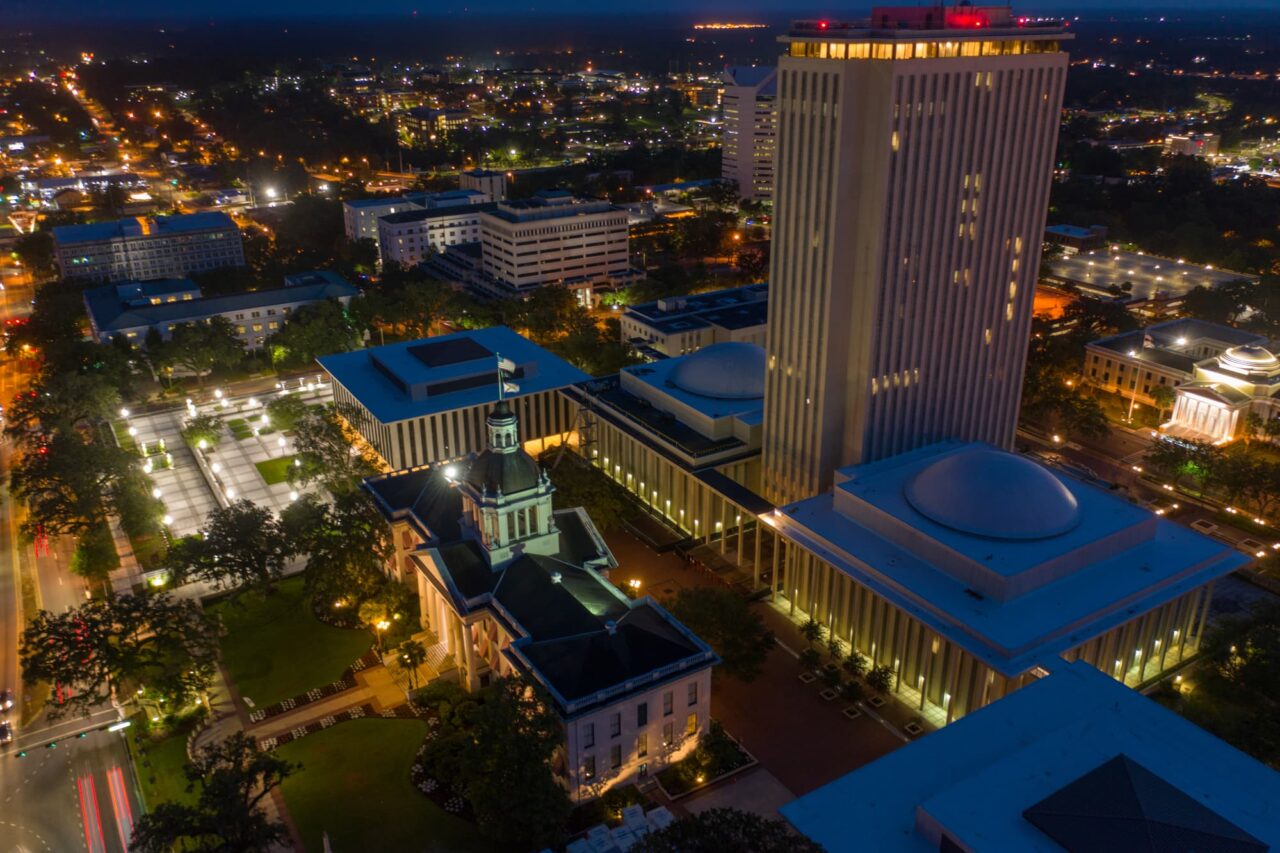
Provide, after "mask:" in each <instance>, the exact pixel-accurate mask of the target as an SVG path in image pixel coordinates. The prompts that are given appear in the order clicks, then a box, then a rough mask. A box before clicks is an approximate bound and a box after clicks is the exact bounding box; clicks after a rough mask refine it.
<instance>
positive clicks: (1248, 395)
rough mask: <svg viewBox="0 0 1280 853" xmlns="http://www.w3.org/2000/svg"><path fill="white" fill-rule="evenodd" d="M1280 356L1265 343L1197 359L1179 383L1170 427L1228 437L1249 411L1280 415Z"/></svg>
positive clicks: (1184, 434) (1219, 439)
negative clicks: (1187, 377) (1187, 376)
mask: <svg viewBox="0 0 1280 853" xmlns="http://www.w3.org/2000/svg"><path fill="white" fill-rule="evenodd" d="M1278 391H1280V359H1277V358H1276V357H1275V355H1274V354H1273V353H1272V352H1271V350H1269V349H1268V348H1267V347H1265V346H1263V345H1262V344H1260V343H1254V344H1242V345H1240V346H1234V347H1231V348H1230V349H1227V350H1224V351H1223V352H1222V353H1220V354H1218V355H1215V356H1212V357H1210V358H1206V359H1204V360H1203V361H1199V362H1196V365H1195V371H1194V373H1193V377H1192V379H1191V381H1189V382H1184V383H1182V384H1181V385H1179V386H1178V388H1177V389H1176V391H1175V393H1176V394H1177V400H1176V401H1175V403H1174V407H1173V416H1172V417H1171V418H1170V419H1169V423H1168V424H1166V425H1165V431H1166V432H1168V433H1169V434H1170V435H1174V436H1177V437H1179V438H1193V439H1198V440H1201V441H1212V442H1216V443H1219V444H1221V443H1225V442H1228V441H1230V440H1232V439H1233V438H1236V437H1237V436H1238V435H1240V433H1241V432H1242V431H1243V429H1244V428H1245V419H1246V418H1247V416H1248V414H1249V413H1250V412H1253V413H1255V414H1257V415H1258V416H1259V417H1261V418H1262V419H1263V420H1272V419H1273V418H1276V417H1280V399H1277V397H1276V393H1277V392H1278Z"/></svg>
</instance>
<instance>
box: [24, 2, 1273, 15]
mask: <svg viewBox="0 0 1280 853" xmlns="http://www.w3.org/2000/svg"><path fill="white" fill-rule="evenodd" d="M900 4H901V5H921V4H919V3H909V2H901V0H900ZM886 5H890V4H886ZM869 6H870V4H861V3H859V4H847V3H839V2H834V3H833V2H831V0H825V2H824V0H814V2H795V0H789V1H788V0H697V2H694V3H690V2H688V0H633V2H631V3H600V2H599V0H533V2H530V0H479V2H475V0H470V2H461V0H443V2H432V0H361V2H359V3H355V4H353V3H351V2H350V0H270V2H262V0H129V2H122V0H0V8H3V9H4V10H5V14H7V15H12V16H13V17H16V18H22V19H32V20H34V19H42V20H57V19H64V20H65V19H68V18H71V19H75V18H81V19H83V18H98V19H101V18H114V19H126V18H135V19H137V18H149V19H163V18H168V19H181V18H188V19H190V18H205V17H215V18H219V19H223V20H226V19H229V18H240V17H271V18H287V17H295V16H296V17H308V16H325V17H357V16H375V15H389V16H398V15H409V14H412V13H413V12H414V11H416V12H417V14H418V16H420V17H433V16H439V15H448V16H461V15H476V16H485V17H487V16H490V15H492V14H494V13H520V12H524V13H526V14H534V15H541V14H545V15H565V14H570V15H573V14H584V15H590V16H593V17H594V16H598V15H601V14H631V15H635V14H643V13H644V12H646V11H647V12H666V13H670V12H679V13H681V14H683V15H699V14H702V13H703V12H705V13H717V14H719V15H721V16H724V15H726V14H732V17H734V18H739V19H746V18H750V17H752V16H753V15H769V16H771V17H772V16H777V17H791V16H810V15H820V14H826V15H831V16H835V17H841V16H843V17H857V16H859V14H865V13H866V11H867V10H868V8H869ZM1228 6H1229V7H1230V8H1236V9H1249V10H1255V11H1256V10H1277V11H1278V13H1280V0H1231V2H1230V3H1229V4H1228V3H1221V2H1220V0H1121V2H1116V0H1074V2H1071V3H1065V4H1064V3H1063V2H1061V0H1056V2H1055V1H1054V0H1023V2H1017V3H1015V7H1016V8H1017V9H1019V10H1028V11H1052V12H1055V13H1058V14H1063V15H1069V14H1072V13H1075V12H1086V11H1091V10H1092V11H1096V10H1098V9H1107V10H1110V11H1117V10H1121V9H1126V10H1138V9H1143V10H1153V11H1163V10H1170V11H1174V10H1176V11H1192V12H1194V11H1203V12H1216V13H1219V14H1220V13H1222V12H1225V11H1227V7H1228Z"/></svg>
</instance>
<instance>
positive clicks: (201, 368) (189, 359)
mask: <svg viewBox="0 0 1280 853" xmlns="http://www.w3.org/2000/svg"><path fill="white" fill-rule="evenodd" d="M164 353H165V358H166V359H167V360H168V361H169V362H170V363H172V364H175V365H177V366H178V367H185V368H187V369H188V370H190V371H191V372H192V373H194V374H195V375H196V380H197V381H198V382H203V381H204V377H205V375H207V374H208V373H211V372H212V371H213V369H214V368H217V367H230V366H232V365H234V364H236V363H237V362H239V361H240V359H241V358H243V357H244V343H243V342H242V341H241V340H240V338H238V337H237V336H236V330H235V327H234V326H232V325H231V321H230V320H228V319H227V318H225V317H211V318H209V319H208V320H206V321H203V322H193V323H179V324H178V325H176V326H174V327H173V330H172V331H171V332H170V333H169V340H168V341H166V342H165V344H164Z"/></svg>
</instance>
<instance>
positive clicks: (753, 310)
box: [625, 284, 769, 334]
mask: <svg viewBox="0 0 1280 853" xmlns="http://www.w3.org/2000/svg"><path fill="white" fill-rule="evenodd" d="M768 294H769V285H768V284H745V285H742V286H741V287H730V288H725V289H723V290H713V291H710V292H708V293H697V294H694V295H692V296H681V297H673V298H670V299H656V300H653V301H652V302H641V303H640V304H639V305H632V306H631V307H630V308H628V309H627V310H626V312H625V313H626V316H628V317H630V318H631V319H632V320H635V321H636V322H640V323H644V324H645V325H647V326H650V327H652V328H654V329H657V330H658V331H661V332H663V333H664V334H671V333H672V332H680V331H689V330H693V329H700V328H705V327H706V326H707V325H716V326H720V327H721V328H724V329H744V328H749V327H751V326H756V325H763V324H764V323H766V322H768V316H769V300H768Z"/></svg>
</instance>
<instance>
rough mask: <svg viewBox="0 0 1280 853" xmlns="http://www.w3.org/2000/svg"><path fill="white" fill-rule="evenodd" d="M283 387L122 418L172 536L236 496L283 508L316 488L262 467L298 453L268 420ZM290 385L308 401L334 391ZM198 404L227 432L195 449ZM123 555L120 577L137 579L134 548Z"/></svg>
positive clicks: (189, 530)
mask: <svg viewBox="0 0 1280 853" xmlns="http://www.w3.org/2000/svg"><path fill="white" fill-rule="evenodd" d="M278 393H280V392H278V391H277V392H272V393H271V394H264V395H261V396H256V397H255V396H245V397H236V398H217V399H214V400H210V401H209V402H207V403H203V404H200V405H192V406H190V407H183V408H175V409H169V410H166V411H161V412H150V413H145V414H128V415H126V416H124V417H122V418H121V420H120V423H119V433H120V435H121V438H122V439H125V437H126V436H127V439H125V440H129V439H131V440H132V441H133V442H134V444H135V445H136V446H137V449H138V451H139V452H140V453H142V454H143V455H144V463H143V470H144V471H145V472H146V474H147V475H148V476H149V477H150V478H151V481H152V483H153V484H154V487H155V489H156V492H155V494H156V495H157V496H158V497H159V498H160V500H161V501H162V502H163V503H164V506H165V525H166V527H167V528H168V530H169V533H170V535H171V536H172V537H174V538H181V537H183V536H190V535H193V534H195V533H198V532H199V531H200V530H201V529H202V528H203V527H204V523H205V520H206V518H208V515H209V513H210V512H212V511H213V510H214V509H215V508H217V507H218V506H226V505H227V504H228V503H230V502H231V501H236V500H241V499H244V500H249V501H252V502H254V503H256V504H259V505H260V506H265V507H269V508H270V509H272V510H273V511H275V512H277V513H279V512H280V511H281V510H283V509H284V508H285V507H286V506H288V505H289V503H290V502H292V501H293V500H294V499H295V498H296V497H297V496H298V495H299V494H301V493H305V492H307V491H310V490H309V489H306V488H299V487H296V486H291V485H290V484H289V483H288V481H287V480H281V481H280V482H276V483H268V482H267V481H266V479H264V476H263V473H262V471H260V470H259V468H258V464H259V463H264V462H270V461H271V460H282V459H286V458H289V457H292V455H293V453H294V447H293V443H292V441H291V439H290V437H289V436H288V435H286V434H285V433H284V432H283V431H280V430H278V429H275V428H273V427H272V426H271V425H270V423H269V421H268V422H264V421H263V418H264V417H265V406H266V403H267V402H269V401H270V400H271V399H273V398H274V397H275V396H276V395H277V394H278ZM291 393H297V394H301V395H302V398H303V399H304V400H305V401H306V402H307V403H309V404H315V403H327V402H329V401H330V399H331V389H330V386H328V385H313V386H312V387H311V388H310V389H303V390H295V391H292V392H291ZM124 411H125V412H127V411H128V410H127V409H126V410H124ZM193 412H194V413H199V414H215V415H217V416H218V417H219V418H221V419H222V422H223V424H222V436H221V440H220V441H219V442H218V444H217V446H216V447H215V448H209V449H206V450H203V451H200V450H194V449H192V448H191V447H189V446H188V445H187V443H186V441H185V440H184V439H183V438H182V427H183V424H184V423H185V422H186V421H187V419H188V418H189V417H191V415H192V413H193ZM233 424H234V426H235V428H234V429H233V428H232V425H233ZM201 457H203V459H202V458H201ZM284 464H287V463H284ZM283 473H284V472H283V469H282V468H278V469H277V472H276V474H277V475H279V476H282V475H283ZM117 539H118V540H123V541H118V542H117V547H118V548H123V549H125V550H130V546H129V543H128V539H127V537H124V536H123V534H120V535H119V536H117ZM122 557H126V559H124V560H123V561H122V566H121V569H120V570H118V572H117V574H119V575H120V577H118V578H113V583H115V584H116V585H117V586H119V585H120V584H124V585H126V586H127V587H131V586H133V585H135V584H136V583H138V582H140V580H141V577H140V575H139V574H138V570H137V567H136V563H135V562H134V560H133V559H132V555H131V553H129V554H127V555H126V554H125V553H124V552H123V551H122Z"/></svg>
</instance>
